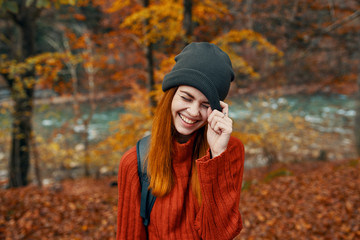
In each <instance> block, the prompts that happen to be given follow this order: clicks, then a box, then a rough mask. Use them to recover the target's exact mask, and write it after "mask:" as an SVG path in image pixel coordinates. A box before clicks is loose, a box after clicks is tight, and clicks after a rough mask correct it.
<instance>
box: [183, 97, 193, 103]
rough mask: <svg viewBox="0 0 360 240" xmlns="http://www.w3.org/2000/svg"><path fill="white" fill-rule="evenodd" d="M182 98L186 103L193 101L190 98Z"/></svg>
mask: <svg viewBox="0 0 360 240" xmlns="http://www.w3.org/2000/svg"><path fill="white" fill-rule="evenodd" d="M181 98H182V99H183V100H185V101H186V102H191V99H190V98H187V97H184V96H181Z"/></svg>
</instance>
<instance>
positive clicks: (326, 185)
mask: <svg viewBox="0 0 360 240" xmlns="http://www.w3.org/2000/svg"><path fill="white" fill-rule="evenodd" d="M284 167H285V168H286V169H287V171H288V172H290V173H291V174H287V175H282V176H277V177H276V176H275V175H274V174H272V173H274V172H276V171H278V169H279V168H280V169H284ZM359 171H360V165H359V160H353V161H342V162H307V163H302V164H294V165H284V166H274V168H273V170H271V169H265V168H260V169H248V170H246V171H245V172H244V187H243V191H242V195H241V201H240V206H239V208H240V211H241V213H242V219H243V225H244V228H243V230H242V231H241V233H240V235H239V236H238V237H237V238H236V240H240V239H299V240H303V239H304V240H305V239H359V238H360V225H359V224H358V223H359V222H360V214H359V209H360V188H359V187H358V186H359V185H360V175H359V174H358V173H359ZM270 175H272V176H274V177H273V178H272V179H269V177H268V176H270ZM265 179H268V180H267V181H264V180H265ZM112 181H116V177H115V176H114V177H112V178H104V179H101V180H94V179H88V178H86V179H78V180H67V181H63V182H61V183H56V184H51V185H49V186H46V187H44V188H43V189H39V188H37V187H35V186H28V187H25V188H17V189H10V190H4V189H1V190H0V238H1V239H20V238H21V239H54V238H56V239H87V238H90V239H115V234H116V227H115V226H116V211H117V188H116V187H113V188H111V187H110V186H109V184H110V183H111V182H112ZM246 186H247V187H246Z"/></svg>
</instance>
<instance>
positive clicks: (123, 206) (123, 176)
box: [116, 147, 146, 240]
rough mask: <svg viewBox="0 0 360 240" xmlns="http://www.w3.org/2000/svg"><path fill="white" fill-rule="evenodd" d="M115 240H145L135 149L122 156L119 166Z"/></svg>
mask: <svg viewBox="0 0 360 240" xmlns="http://www.w3.org/2000/svg"><path fill="white" fill-rule="evenodd" d="M116 239H117V240H120V239H123V240H128V239H134V240H140V239H146V232H145V227H144V224H143V222H142V218H141V217H140V181H139V175H138V172H137V158H136V148H135V147H133V148H131V149H130V150H129V151H127V152H126V153H125V154H124V156H123V157H122V158H121V161H120V165H119V172H118V209H117V233H116Z"/></svg>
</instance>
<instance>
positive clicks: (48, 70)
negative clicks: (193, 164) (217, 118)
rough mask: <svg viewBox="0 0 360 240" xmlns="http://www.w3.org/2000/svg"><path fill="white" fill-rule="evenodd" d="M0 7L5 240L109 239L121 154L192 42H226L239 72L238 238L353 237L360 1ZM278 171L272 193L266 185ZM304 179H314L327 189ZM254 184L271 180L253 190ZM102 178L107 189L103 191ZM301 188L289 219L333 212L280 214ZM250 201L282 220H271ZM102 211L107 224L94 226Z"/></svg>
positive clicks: (48, 1)
mask: <svg viewBox="0 0 360 240" xmlns="http://www.w3.org/2000/svg"><path fill="white" fill-rule="evenodd" d="M0 7H1V10H0V28H1V34H0V54H1V56H0V123H1V125H0V185H1V186H2V187H3V188H4V189H3V190H1V192H0V194H1V195H0V196H1V198H0V200H1V201H0V203H1V206H2V208H0V212H1V213H3V214H1V217H0V238H1V237H2V236H4V238H7V239H24V238H25V239H26V238H29V239H34V237H35V238H39V239H40V238H41V237H40V236H44V237H49V236H51V237H54V236H55V237H56V236H58V237H59V236H60V238H62V237H63V238H74V237H77V238H82V239H84V236H90V237H89V238H90V239H93V238H94V239H102V238H113V237H114V232H115V223H114V222H115V219H114V216H115V215H116V191H114V190H113V189H112V188H110V187H109V186H108V185H109V184H110V183H111V182H112V181H115V180H116V173H117V166H118V164H119V161H120V158H121V156H122V154H123V153H124V152H125V151H126V150H127V149H129V148H130V147H132V146H133V145H134V144H135V143H136V141H137V140H138V139H139V138H141V137H142V136H144V135H146V134H148V133H149V129H150V126H151V118H152V115H153V112H154V107H155V106H156V102H157V101H158V99H159V97H160V96H161V87H160V86H161V81H162V79H163V77H164V75H165V74H166V73H167V72H169V71H170V70H171V68H172V66H173V65H174V60H173V59H174V56H175V55H176V54H177V53H179V52H180V51H181V49H182V48H183V47H184V46H186V44H188V43H190V42H193V41H208V42H213V43H215V44H217V45H218V46H219V47H220V48H222V49H223V50H224V51H226V52H227V53H228V54H229V56H230V58H231V60H232V63H233V68H234V71H235V75H236V79H235V81H234V83H233V84H232V87H231V90H230V94H229V103H230V105H231V107H230V108H231V110H230V113H229V114H230V117H232V118H233V119H234V135H235V136H237V137H238V138H240V139H241V140H242V141H243V142H244V144H245V148H246V169H247V170H248V171H246V173H245V181H244V183H243V189H244V191H245V193H244V195H243V197H242V198H243V200H242V201H244V202H245V203H244V204H245V206H247V207H248V210H243V211H245V213H244V216H245V217H247V218H245V217H244V219H246V220H245V222H244V223H245V225H244V226H245V233H243V237H244V238H246V239H247V238H251V237H254V239H256V238H259V239H264V238H268V239H272V238H275V237H284V236H285V235H284V234H289V236H292V237H294V236H299V232H301V233H303V234H305V235H304V236H305V237H307V236H317V237H318V238H316V237H315V238H314V239H321V236H325V235H326V234H333V235H334V234H335V235H336V234H338V235H336V236H335V235H334V236H335V237H338V238H336V239H347V238H348V239H352V238H351V237H360V228H359V226H358V224H356V222H359V221H358V220H359V219H358V216H359V214H358V211H359V210H358V209H359V208H360V203H359V197H354V196H356V195H357V196H359V194H358V193H359V189H358V188H356V187H354V185H353V184H356V183H359V181H360V180H359V176H358V175H359V174H355V173H356V171H357V172H358V169H359V164H358V162H359V160H358V156H359V154H360V128H359V123H360V120H359V119H360V109H359V106H360V104H359V101H360V98H359V96H360V95H359V89H360V88H359V85H360V62H359V60H360V18H359V17H360V1H358V0H346V1H340V0H315V1H309V0H293V1H289V0H271V1H262V0H242V1H241V0H239V1H235V0H233V1H230V0H229V1H216V0H204V1H195V0H183V1H175V0H169V1H163V0H158V1H150V0H142V1H141V0H138V1H135V0H133V1H131V0H115V1H109V0H98V1H91V0H78V1H75V0H0ZM324 161H326V163H324ZM309 162H310V163H312V165H308V163H309ZM319 162H320V163H322V164H326V165H318V164H319ZM313 164H315V165H313ZM314 166H315V167H314ZM316 166H318V168H316ZM324 166H326V167H324ZM254 169H257V170H256V172H254V171H255V170H254ZM314 169H316V170H314ZM320 169H321V170H320ZM335 169H340V170H339V171H337V174H335V176H337V177H330V176H332V175H333V174H332V172H333V171H335ZM317 171H323V172H322V173H323V174H325V173H326V174H328V175H330V176H329V179H328V178H327V176H328V175H326V174H325V175H323V176H322V178H321V173H320V174H316V172H317ZM324 171H325V172H324ZM326 171H327V172H326ZM302 174H308V175H305V176H306V177H304V176H303V175H302ZM312 174H313V175H312ZM319 175H320V177H319ZM84 176H85V177H86V178H85V179H86V181H83V179H79V178H80V177H84ZM114 176H115V178H114ZM278 176H282V177H284V178H281V179H282V180H277V182H276V183H274V182H272V183H271V187H272V188H273V190H274V192H272V194H270V193H269V192H270V190H267V187H269V184H268V181H269V180H270V179H272V178H275V177H278ZM306 178H309V179H313V180H314V182H316V181H318V184H319V185H318V188H317V190H318V191H315V190H314V191H312V190H311V189H312V188H311V187H310V185H307V184H310V183H308V182H307V181H306V180H305V179H306ZM347 178H350V180H349V179H347ZM69 179H75V180H71V181H70V180H69ZM96 179H97V180H96ZM104 179H105V180H104ZM259 179H263V180H264V181H265V183H261V184H265V185H261V187H256V186H258V185H259V184H260V183H259ZM69 181H70V182H69ZM94 181H95V182H96V181H99V182H97V183H98V184H99V185H100V186H102V187H99V188H98V190H96V191H95V190H94V189H97V188H96V187H95V185H96V184H95V183H94ZM104 181H105V182H106V184H105V183H104ZM299 181H300V182H299ZM331 181H336V184H333V185H334V186H335V187H338V188H337V191H335V192H336V193H337V194H335V195H331V196H329V195H328V194H329V192H326V191H325V192H324V191H320V189H323V187H325V186H326V184H329V183H332V182H331ZM343 181H344V182H346V184H345V183H344V182H343ZM261 182H262V181H261ZM293 182H296V183H298V184H299V186H303V187H304V188H305V189H307V190H309V189H310V190H311V191H310V192H308V194H309V196H312V197H314V198H315V200H316V201H311V200H309V199H308V200H304V199H303V198H302V199H299V196H300V195H301V194H300V195H299V194H293V195H291V196H287V197H288V198H291V197H294V198H295V199H297V201H296V202H297V203H298V205H297V206H293V208H294V209H296V208H297V209H299V206H301V203H302V202H306V203H309V202H311V203H312V204H314V206H316V204H315V203H317V201H319V202H318V203H319V204H323V205H324V204H325V205H326V207H325V208H324V212H327V213H326V214H330V215H326V216H325V217H324V215H323V212H321V211H320V212H319V213H318V215H317V218H312V217H311V216H312V214H311V213H309V212H308V211H309V210H308V209H306V211H307V212H308V215H306V214H304V215H301V214H300V215H301V218H299V219H300V220H299V219H297V217H294V215H293V214H294V212H292V214H289V209H287V210H286V209H285V210H284V209H280V208H281V204H280V205H279V203H278V202H277V200H276V197H277V199H279V198H280V197H279V196H282V195H281V192H283V191H284V190H283V189H282V187H284V186H287V187H286V189H292V190H294V191H298V190H295V189H294V188H293V187H291V186H292V183H293ZM343 183H344V184H343ZM282 184H284V186H283V185H282ZM322 184H323V185H322ZM29 185H30V186H29ZM333 185H331V186H333ZM25 186H27V187H25ZM75 186H76V187H77V188H75ZM274 186H275V187H274ZM329 186H330V185H329ZM334 186H333V187H334ZM355 186H356V185H355ZM19 187H21V188H19ZM107 187H109V188H107ZM347 187H348V188H347ZM5 188H15V189H8V190H5ZM92 188H94V189H92ZM299 188H301V187H299ZM79 189H80V190H79ZM81 189H82V190H81ZM86 189H87V190H86ZM90 189H92V190H90ZM259 189H262V190H261V191H260V190H259ZM264 189H265V190H264ZM276 189H278V190H279V194H280V195H279V196H277V195H276ZM281 189H282V190H281ZM339 189H343V190H341V191H340V190H339ZM246 190H248V192H246ZM104 191H106V194H101V193H102V192H104ZM304 191H306V190H304ZM339 191H340V192H341V193H340V192H339ZM343 191H345V192H343ZM333 192H334V191H331V193H333ZM292 193H293V192H292ZM356 193H357V194H356ZM83 195H86V196H87V197H88V198H84V196H83ZM270 195H271V196H270ZM303 195H304V196H306V194H305V193H304V194H303ZM16 196H21V198H20V199H19V198H16ZM274 196H275V198H274ZM267 197H269V198H267ZM271 197H272V198H274V199H273V200H271ZM246 199H248V200H249V201H248V203H247V202H246ZM251 199H252V200H251ZM254 199H256V201H255V200H254ZM312 200H314V199H312ZM82 201H83V202H84V203H83V204H81V202H82ZM262 201H263V202H262ZM283 201H284V200H283ZM286 201H289V199H287V200H286ZM329 201H330V202H331V203H330V202H329ZM254 202H257V203H259V204H263V205H264V206H265V205H269V204H270V205H271V206H272V207H273V209H277V210H278V212H276V213H277V214H274V213H273V212H271V211H273V210H269V211H270V212H268V215H267V214H265V213H264V212H263V211H260V209H257V208H259V206H258V205H252V204H254ZM55 203H56V205H55ZM246 204H248V205H246ZM332 204H334V205H332ZM32 206H37V207H35V208H32ZM291 206H292V205H289V207H290V208H291ZM332 207H334V208H336V209H342V210H341V211H340V210H337V211H335V212H334V213H332V211H330V210H329V209H331V208H332ZM86 209H87V210H89V209H91V211H90V212H92V213H89V211H85V210H86ZM94 209H95V210H94ZM256 209H257V210H256ZM294 209H292V210H293V211H298V210H294ZM300 209H301V207H300ZM356 209H357V210H356ZM303 210H304V209H303ZM56 211H57V212H56ZM66 211H73V212H78V213H79V212H80V213H81V214H82V215H81V214H80V215H79V214H76V215H72V214H70V215H66V214H65V213H64V212H66ZM83 211H84V212H83ZM304 211H305V210H304ZM342 211H344V212H345V213H346V214H340V213H343V212H342ZM48 212H52V214H53V215H55V216H57V218H56V219H53V220H54V222H57V223H59V222H61V221H65V220H69V221H70V220H72V221H73V222H75V223H76V224H71V223H70V222H67V223H66V224H63V226H64V228H62V229H55V228H56V226H53V225H55V224H53V225H51V226H48V225H47V224H49V223H46V222H42V221H41V220H39V219H41V216H45V215H47V214H48ZM55 212H56V213H55ZM85 212H86V213H85ZM99 212H100V213H101V214H103V215H102V216H103V217H104V218H103V219H102V220H99V219H97V220H95V219H96V217H95V216H96V215H95V213H99ZM89 214H94V215H91V216H89ZM104 214H105V215H104ZM285 215H286V221H281V219H282V220H283V217H284V216H285ZM340 215H341V217H339V216H340ZM80 216H82V217H80ZM274 216H278V217H279V218H274ZM280 216H281V217H280ZM334 216H336V217H337V218H336V217H334ZM75 218H77V220H74V219H75ZM91 219H92V220H93V222H91ZM289 219H291V220H289ZM294 219H295V220H294ZM323 219H332V220H327V221H324V220H323ZM250 220H251V221H250ZM321 220H322V221H321ZM334 221H335V222H334ZM336 221H338V222H336ZM280 222H281V224H283V225H281V224H280ZM339 222H340V223H341V224H340V223H339ZM62 223H64V222H62ZM335 223H336V224H337V225H338V227H339V229H334V228H333V227H334V225H336V224H335ZM316 224H318V225H316ZM274 225H277V226H282V228H281V229H286V233H284V232H281V231H276V230H274V229H273V228H272V226H274ZM16 226H20V227H16ZM74 226H75V227H74ZM261 226H263V227H264V226H265V227H267V228H266V229H264V228H261ZM314 226H317V227H315V228H314ZM329 229H332V231H329ZM310 230H311V231H310ZM2 233H3V234H2ZM101 234H107V235H105V236H104V235H101ZM266 234H268V235H266ZM292 234H294V235H292ZM306 234H310V235H306ZM264 235H266V236H264ZM96 236H97V237H96ZM287 239H289V238H287ZM306 239H309V238H306Z"/></svg>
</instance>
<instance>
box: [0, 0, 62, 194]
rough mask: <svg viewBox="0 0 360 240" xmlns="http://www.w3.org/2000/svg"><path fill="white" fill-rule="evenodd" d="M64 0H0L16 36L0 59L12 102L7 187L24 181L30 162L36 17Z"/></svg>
mask: <svg viewBox="0 0 360 240" xmlns="http://www.w3.org/2000/svg"><path fill="white" fill-rule="evenodd" d="M67 3H69V2H67V1H55V2H53V1H47V0H42V1H41V0H34V1H26V0H20V1H13V0H4V1H1V2H0V7H1V14H3V16H4V19H5V21H9V22H10V24H11V26H12V29H13V31H14V32H15V33H16V35H17V36H18V37H17V38H16V39H12V40H11V41H8V43H9V44H13V42H12V41H14V45H11V46H9V49H10V50H9V52H7V55H8V56H7V58H5V59H2V60H1V75H2V77H3V78H4V79H5V80H6V82H7V85H8V87H9V89H10V90H11V99H12V100H13V102H14V111H13V115H12V116H13V125H12V142H11V154H10V161H9V187H20V186H25V185H27V184H28V179H27V175H28V171H29V166H30V139H31V134H32V125H31V118H32V113H33V100H34V89H35V84H36V78H35V70H36V69H35V66H36V63H37V61H40V60H39V59H37V58H36V56H37V55H38V52H37V48H36V47H37V46H36V36H37V33H38V29H37V20H38V19H39V17H40V16H41V13H42V12H43V11H44V10H45V9H46V8H49V7H51V6H52V5H53V4H57V5H60V4H67Z"/></svg>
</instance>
